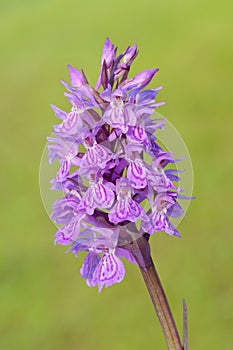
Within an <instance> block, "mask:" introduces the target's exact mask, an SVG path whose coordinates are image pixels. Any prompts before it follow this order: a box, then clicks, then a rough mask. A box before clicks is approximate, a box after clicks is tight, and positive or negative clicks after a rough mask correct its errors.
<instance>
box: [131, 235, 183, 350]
mask: <svg viewBox="0 0 233 350" xmlns="http://www.w3.org/2000/svg"><path fill="white" fill-rule="evenodd" d="M125 248H127V249H129V250H131V252H132V254H133V255H134V257H135V259H136V261H137V262H138V264H139V267H140V270H141V274H142V277H143V279H144V281H145V284H146V287H147V289H148V292H149V294H150V297H151V300H152V303H153V305H154V308H155V311H156V313H157V316H158V319H159V322H160V325H161V327H162V330H163V333H164V337H165V340H166V343H167V347H168V349H169V350H184V348H183V346H182V344H181V341H180V337H179V333H178V331H177V328H176V324H175V321H174V318H173V316H172V313H171V310H170V307H169V304H168V301H167V298H166V295H165V293H164V290H163V287H162V284H161V281H160V279H159V276H158V273H157V271H156V269H155V265H154V263H153V260H152V258H151V255H150V247H149V243H148V239H146V236H143V237H140V238H139V239H137V240H136V241H134V242H132V243H131V244H127V245H126V246H125Z"/></svg>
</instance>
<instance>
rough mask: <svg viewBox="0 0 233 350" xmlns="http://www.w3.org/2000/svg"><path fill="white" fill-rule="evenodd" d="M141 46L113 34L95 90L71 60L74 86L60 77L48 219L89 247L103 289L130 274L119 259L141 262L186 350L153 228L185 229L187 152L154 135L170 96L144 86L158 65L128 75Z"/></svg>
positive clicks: (61, 237)
mask: <svg viewBox="0 0 233 350" xmlns="http://www.w3.org/2000/svg"><path fill="white" fill-rule="evenodd" d="M137 54H138V51H137V46H136V45H133V46H128V47H127V48H126V49H125V50H124V51H123V53H120V54H117V48H116V47H115V46H114V45H113V44H112V42H111V41H110V39H109V38H107V39H106V41H105V44H104V47H103V51H102V56H101V62H100V66H101V67H100V73H99V77H98V80H97V83H96V86H95V88H93V87H92V86H91V85H90V84H89V83H88V81H87V79H86V76H85V74H84V72H83V71H79V70H77V69H76V68H74V67H72V66H70V65H68V70H69V75H70V84H71V85H69V84H67V83H66V82H64V81H62V84H63V85H64V86H65V88H66V89H67V91H66V92H65V94H64V95H65V97H66V98H67V100H68V102H69V103H70V105H71V107H70V110H69V111H68V112H66V111H63V110H61V109H59V108H58V107H56V106H54V105H51V107H52V109H53V111H54V113H55V116H56V117H57V118H58V119H59V120H60V122H59V124H57V125H55V126H54V128H53V134H54V137H49V138H48V142H49V145H48V151H49V162H50V163H52V162H54V160H57V161H58V163H59V164H60V168H59V170H58V172H57V174H56V176H55V178H54V179H53V180H51V184H52V186H51V189H53V190H59V191H62V193H63V196H62V197H61V198H60V199H58V200H56V201H55V202H54V205H53V212H52V214H51V219H52V220H53V221H54V222H55V223H56V224H57V225H59V228H58V230H57V232H56V234H55V244H60V245H64V246H69V249H68V252H72V253H73V254H74V256H75V257H78V255H79V252H84V253H85V254H86V256H85V258H84V262H83V265H82V267H81V269H80V274H81V276H82V277H83V278H84V279H85V280H86V283H87V285H88V286H90V287H94V286H97V287H98V291H99V292H100V291H101V290H102V289H103V287H109V286H112V285H113V284H116V283H119V282H121V281H122V280H123V279H124V276H125V268H124V264H123V262H122V260H121V259H127V260H128V261H129V262H130V263H133V264H137V265H139V267H140V269H141V273H142V275H143V278H144V280H145V282H146V285H147V288H148V290H149V293H150V296H151V298H152V301H153V304H154V307H155V309H156V312H157V314H158V317H159V320H160V323H161V325H162V329H163V331H164V335H165V338H166V341H167V344H168V348H169V349H176V350H183V347H182V345H181V342H180V339H179V335H178V332H177V329H176V326H175V323H174V320H173V318H172V315H171V312H170V309H169V306H168V303H167V300H166V297H165V294H164V291H163V289H162V285H161V283H160V281H159V278H158V275H157V273H156V270H155V267H154V264H153V261H152V258H151V255H150V246H149V239H150V237H151V236H152V235H153V234H154V233H156V232H160V231H164V232H165V233H167V234H168V235H170V236H176V237H180V234H179V232H178V231H177V229H176V228H175V226H174V224H173V222H174V220H173V219H176V218H179V217H182V216H184V214H185V213H184V210H183V209H182V207H181V205H180V203H179V201H180V200H181V199H187V197H185V196H184V195H183V194H181V193H182V189H181V188H180V187H179V182H180V174H181V171H178V170H177V168H176V163H177V162H178V161H180V160H182V159H181V158H179V159H174V157H173V153H170V152H168V151H167V150H164V149H163V147H161V146H160V145H159V143H158V142H157V138H156V133H157V130H158V129H164V126H165V119H164V118H156V117H155V115H154V113H155V109H156V108H158V107H160V106H162V105H163V104H164V102H160V101H157V97H158V93H159V90H161V88H162V87H161V86H159V87H157V88H155V89H148V88H147V89H146V87H147V85H148V84H149V83H150V82H151V81H152V79H153V78H154V76H155V74H156V73H157V72H158V68H155V69H149V70H144V71H142V72H140V73H138V74H137V75H136V76H134V77H132V78H128V75H129V72H130V68H131V64H132V63H133V61H134V59H135V58H136V57H137ZM101 89H102V90H101ZM100 90H101V91H100ZM189 199H192V198H189Z"/></svg>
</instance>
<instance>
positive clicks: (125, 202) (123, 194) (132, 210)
mask: <svg viewBox="0 0 233 350" xmlns="http://www.w3.org/2000/svg"><path fill="white" fill-rule="evenodd" d="M116 194H117V202H116V204H115V205H114V206H113V208H112V209H111V210H110V212H109V214H108V217H109V220H110V221H111V222H112V223H114V224H118V223H119V222H123V221H133V222H134V221H136V220H138V219H141V218H143V217H145V216H146V215H145V212H144V209H143V208H142V207H141V206H140V205H139V204H138V203H137V202H135V201H134V200H133V199H132V187H131V185H130V182H129V180H128V179H126V178H122V179H119V180H117V182H116Z"/></svg>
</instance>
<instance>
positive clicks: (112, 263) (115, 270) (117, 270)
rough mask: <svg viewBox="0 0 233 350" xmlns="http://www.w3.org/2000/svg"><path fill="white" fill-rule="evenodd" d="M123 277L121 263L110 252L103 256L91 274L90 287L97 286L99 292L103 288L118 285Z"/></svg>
mask: <svg viewBox="0 0 233 350" xmlns="http://www.w3.org/2000/svg"><path fill="white" fill-rule="evenodd" d="M124 276H125V268H124V265H123V263H122V261H121V260H120V259H119V258H118V257H117V256H116V255H115V254H114V253H111V252H108V253H105V254H103V257H102V259H101V260H100V262H99V263H98V265H97V266H96V268H95V271H94V273H93V277H92V281H91V285H92V286H95V285H98V290H99V292H101V290H102V288H103V286H104V285H105V287H110V286H112V285H113V284H114V283H120V282H121V281H122V280H123V278H124Z"/></svg>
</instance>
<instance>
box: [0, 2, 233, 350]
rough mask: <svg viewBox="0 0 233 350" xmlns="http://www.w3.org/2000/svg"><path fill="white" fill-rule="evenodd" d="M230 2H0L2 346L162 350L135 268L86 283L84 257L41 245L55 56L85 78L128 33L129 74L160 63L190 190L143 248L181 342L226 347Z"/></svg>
mask: <svg viewBox="0 0 233 350" xmlns="http://www.w3.org/2000/svg"><path fill="white" fill-rule="evenodd" d="M232 7H233V6H232V2H231V1H221V2H219V1H216V0H214V1H206V0H204V1H201V0H195V1H194V0H187V1H162V0H158V1H152V0H151V1H149V0H145V1H132V2H130V1H129V2H127V1H122V0H120V1H117V2H114V3H112V2H109V1H103V0H100V1H88V2H84V1H82V2H81V1H71V0H67V1H58V0H57V1H55V0H47V1H45V0H42V1H32V0H31V1H29V0H21V1H16V0H11V1H9V0H0V78H1V84H0V90H1V92H0V96H1V103H0V116H1V126H0V130H1V137H0V145H1V222H0V225H1V231H0V232H1V244H0V349H1V350H29V349H30V350H31V349H33V350H41V349H43V350H55V349H56V350H68V349H69V350H76V349H78V350H91V349H94V348H97V349H100V348H101V349H103V350H105V349H112V350H116V349H120V350H131V349H134V350H139V349H142V348H147V349H159V350H163V349H166V345H165V342H164V340H163V336H162V332H161V329H160V326H159V323H158V321H157V319H156V317H155V314H154V311H153V308H152V305H151V301H150V299H149V296H148V295H147V291H146V288H145V286H144V284H143V281H142V278H141V276H140V274H139V271H138V269H137V267H135V266H133V265H130V264H127V263H126V264H125V265H126V269H127V274H126V278H125V280H124V282H123V283H121V284H119V285H115V286H114V287H111V288H108V289H104V290H103V292H102V293H101V294H98V292H97V289H96V288H88V287H87V286H86V284H85V281H84V280H82V279H81V277H80V275H79V268H80V266H81V264H82V257H81V258H80V259H77V260H76V259H75V258H74V257H73V256H72V255H71V254H70V255H69V254H68V255H64V251H65V249H63V247H56V248H54V246H53V234H54V233H55V230H56V228H55V226H54V225H53V224H52V223H51V222H50V221H49V219H48V216H47V214H46V212H45V210H44V208H43V205H42V202H41V198H40V191H39V185H38V176H39V164H40V158H41V154H42V151H43V148H44V146H45V140H46V136H47V135H49V134H50V132H51V130H52V124H54V123H55V118H54V116H53V113H52V111H51V110H50V107H49V104H50V103H54V104H56V105H58V106H60V107H61V108H67V102H66V101H65V98H64V97H63V92H64V89H63V87H62V85H61V84H60V83H59V80H60V79H65V80H68V73H67V69H66V65H67V64H71V65H73V66H75V67H77V68H82V67H83V68H85V72H86V73H87V76H88V78H89V80H90V81H91V82H92V83H93V84H94V83H95V81H96V79H97V76H98V72H99V60H100V56H101V52H102V46H103V43H104V41H105V38H106V37H107V36H109V37H110V39H111V40H112V42H113V43H115V44H116V45H118V46H119V49H120V50H124V49H125V47H126V46H128V45H129V44H133V43H137V44H138V47H139V51H140V54H139V57H138V58H137V60H136V62H135V64H134V69H133V72H137V71H140V70H143V69H147V68H152V67H159V68H160V72H159V73H158V74H157V76H156V78H155V79H154V83H153V86H158V85H160V84H162V85H163V86H164V90H163V91H162V92H161V93H160V100H166V101H167V104H166V106H164V107H161V108H160V112H161V113H162V114H163V115H167V116H168V117H169V120H170V121H171V123H173V125H174V126H175V127H176V128H177V129H178V130H179V132H180V134H181V135H182V137H183V138H184V140H185V142H186V145H187V147H188V149H189V151H190V155H191V158H192V161H193V167H194V174H195V184H194V194H195V196H196V197H197V199H196V200H195V201H193V202H192V203H191V206H190V208H189V211H188V215H187V217H186V218H185V219H184V220H183V222H182V224H181V225H180V226H179V230H180V232H181V234H182V236H183V238H182V239H173V238H170V237H168V236H167V235H165V234H158V235H157V236H154V237H153V239H152V240H151V243H152V250H153V256H154V258H155V261H156V263H157V266H158V270H159V273H160V275H161V278H162V281H163V284H164V286H165V289H166V291H167V294H168V297H169V300H170V302H171V306H172V310H173V311H174V315H175V318H176V320H177V323H178V326H179V328H180V329H181V326H182V322H181V318H182V317H181V315H182V304H181V302H182V298H183V297H185V298H186V301H187V303H188V310H189V343H190V350H191V349H195V350H196V349H204V350H205V349H211V350H217V349H218V350H219V349H223V350H231V349H233V336H232V331H233V283H232V257H233V254H232V247H233V236H232V225H231V224H232V207H231V206H232V179H231V176H232V172H233V158H232V146H233V142H232V127H233V122H232V116H231V115H232V62H233V50H232V27H231V21H232V18H231V16H232V10H233V8H232Z"/></svg>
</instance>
